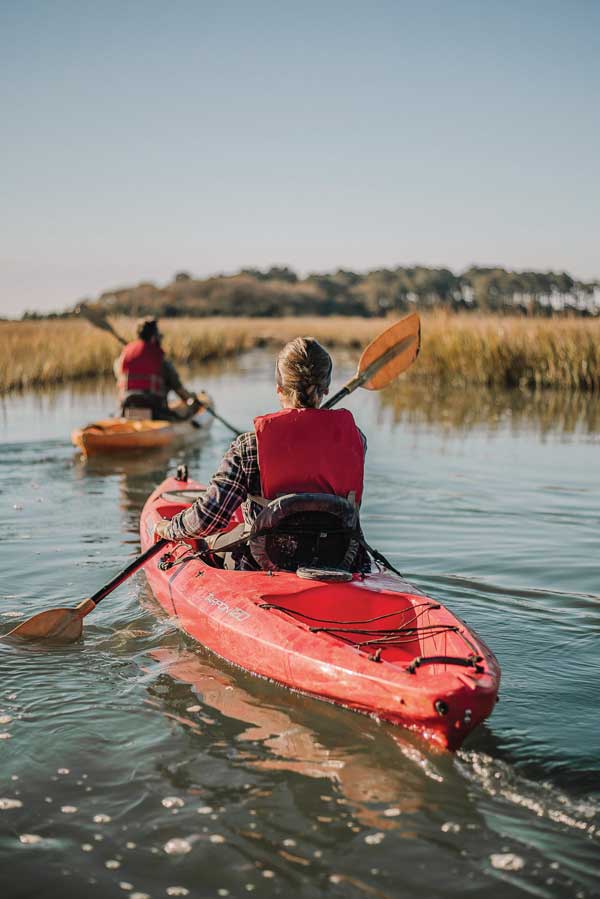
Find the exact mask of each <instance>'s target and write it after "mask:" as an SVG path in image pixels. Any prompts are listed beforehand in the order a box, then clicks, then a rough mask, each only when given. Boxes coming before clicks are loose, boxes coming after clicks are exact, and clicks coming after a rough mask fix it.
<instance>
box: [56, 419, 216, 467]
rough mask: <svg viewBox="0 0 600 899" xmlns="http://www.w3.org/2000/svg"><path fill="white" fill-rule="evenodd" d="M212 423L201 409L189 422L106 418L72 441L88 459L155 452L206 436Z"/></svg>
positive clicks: (79, 431)
mask: <svg viewBox="0 0 600 899" xmlns="http://www.w3.org/2000/svg"><path fill="white" fill-rule="evenodd" d="M212 422H213V419H212V416H211V415H209V413H208V412H207V411H206V410H205V409H200V410H199V411H198V412H197V413H196V415H194V417H193V418H191V419H187V420H185V421H177V420H174V421H161V420H159V421H152V420H151V419H142V420H141V421H135V420H131V419H128V418H105V419H102V420H101V421H95V422H93V423H92V424H89V425H86V426H85V427H83V428H77V429H76V430H74V431H73V433H72V434H71V442H72V443H73V444H74V446H76V447H78V448H79V449H80V450H81V451H82V453H83V454H84V456H92V455H96V454H97V453H129V452H133V451H136V450H154V449H161V448H163V447H166V446H170V445H172V444H175V443H189V442H191V441H195V440H197V439H198V438H199V437H200V436H201V435H202V434H205V433H206V431H207V430H208V428H209V427H210V426H211V424H212Z"/></svg>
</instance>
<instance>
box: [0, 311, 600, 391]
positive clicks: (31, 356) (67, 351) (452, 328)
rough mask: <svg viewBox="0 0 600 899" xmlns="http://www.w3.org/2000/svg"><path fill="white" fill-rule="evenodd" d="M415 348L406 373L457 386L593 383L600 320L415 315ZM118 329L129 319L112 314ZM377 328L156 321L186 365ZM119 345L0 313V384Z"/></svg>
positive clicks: (77, 365)
mask: <svg viewBox="0 0 600 899" xmlns="http://www.w3.org/2000/svg"><path fill="white" fill-rule="evenodd" d="M422 320H423V348H422V351H421V355H420V357H419V359H418V360H417V362H416V364H415V365H414V366H413V368H412V370H411V373H410V376H411V377H418V378H428V379H431V380H434V381H437V382H442V383H446V384H456V385H487V386H502V387H519V386H521V387H554V388H564V389H574V390H599V389H600V321H599V320H589V319H550V320H546V319H544V320H540V319H524V318H496V317H492V316H473V315H462V316H461V315H448V314H444V313H432V314H428V315H424V316H423V319H422ZM113 325H114V326H115V327H116V329H117V330H118V331H119V332H121V333H122V334H123V336H124V337H125V338H130V337H132V335H133V322H132V321H131V320H129V319H119V320H115V321H113ZM384 327H385V322H384V321H383V320H382V319H365V318H350V317H332V318H281V319H276V318H268V319H260V318H234V319H227V318H205V319H171V320H163V321H162V322H161V329H162V331H163V333H164V336H165V337H164V345H165V349H166V350H167V352H168V354H169V355H170V356H171V358H172V359H173V360H174V361H175V362H179V363H185V364H194V363H199V362H202V361H206V360H208V359H216V358H221V357H226V356H230V355H233V354H237V353H241V352H244V351H245V350H249V349H252V348H253V347H256V346H266V345H273V346H274V347H275V346H278V345H282V344H283V343H285V342H286V341H287V340H289V339H291V338H292V337H295V336H296V335H297V334H312V335H314V336H315V337H318V338H319V339H320V340H322V341H323V342H324V343H326V344H327V345H328V346H333V347H335V346H338V347H342V346H343V347H350V348H355V349H356V350H357V358H358V355H359V353H358V350H359V349H360V348H361V347H363V346H364V345H365V344H366V343H368V341H369V340H371V339H372V338H373V337H374V336H376V334H378V333H379V332H380V331H381V330H382V329H383V328H384ZM118 351H119V346H118V344H117V342H116V341H115V340H114V338H112V337H111V336H110V335H108V334H106V333H104V332H102V331H98V330H97V329H95V328H94V327H92V326H91V325H90V324H88V323H87V322H85V321H79V320H51V321H41V322H0V392H3V393H6V392H8V391H10V390H18V389H21V388H25V387H35V386H40V385H45V384H57V383H61V382H66V381H73V380H79V379H83V378H89V377H93V376H96V375H106V374H110V372H111V371H112V363H113V360H114V358H115V356H116V355H117V353H118Z"/></svg>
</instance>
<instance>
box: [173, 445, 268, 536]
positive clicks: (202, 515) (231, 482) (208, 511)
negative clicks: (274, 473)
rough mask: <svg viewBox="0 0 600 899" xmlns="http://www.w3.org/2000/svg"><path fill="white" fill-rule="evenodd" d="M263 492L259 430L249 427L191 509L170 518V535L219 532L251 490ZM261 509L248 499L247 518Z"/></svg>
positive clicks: (228, 453)
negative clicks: (257, 435)
mask: <svg viewBox="0 0 600 899" xmlns="http://www.w3.org/2000/svg"><path fill="white" fill-rule="evenodd" d="M260 492H261V487H260V472H259V470H258V447H257V444H256V434H255V433H254V431H246V433H245V434H240V436H239V437H236V438H235V440H234V441H233V442H232V444H231V446H230V447H229V449H228V450H227V452H226V453H225V455H224V456H223V459H222V460H221V464H220V466H219V469H218V471H217V472H216V474H214V475H213V477H212V478H211V481H210V484H209V485H208V487H207V489H206V493H204V494H203V496H202V497H201V498H200V499H198V500H196V502H195V503H193V504H192V505H191V506H190V507H189V509H184V511H183V512H179V514H178V515H175V516H174V517H173V518H172V519H171V526H170V528H169V531H168V537H169V538H170V539H172V540H180V539H181V538H182V537H206V536H208V535H209V534H215V533H218V531H222V530H223V529H224V528H226V527H227V525H228V524H229V521H230V519H231V516H232V515H233V513H234V512H235V510H236V509H237V508H238V506H239V505H240V504H241V503H245V500H246V497H247V496H248V495H249V494H250V495H253V494H254V495H260ZM260 510H261V507H260V506H258V505H257V504H256V503H245V506H244V507H243V512H244V518H245V519H246V521H248V522H250V521H253V519H254V518H255V517H256V515H258V513H259V512H260Z"/></svg>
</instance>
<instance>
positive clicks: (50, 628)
mask: <svg viewBox="0 0 600 899" xmlns="http://www.w3.org/2000/svg"><path fill="white" fill-rule="evenodd" d="M82 631H83V621H82V620H81V610H80V609H48V610H47V611H45V612H40V613H39V614H38V615H34V616H33V618H28V619H27V621H23V623H22V624H18V625H17V626H16V627H14V628H13V629H12V631H9V632H8V634H4V636H3V637H2V638H0V639H2V640H16V641H18V642H21V641H38V640H49V641H51V642H53V643H75V641H76V640H79V638H80V637H81V633H82Z"/></svg>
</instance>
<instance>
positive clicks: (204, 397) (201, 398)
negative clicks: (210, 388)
mask: <svg viewBox="0 0 600 899" xmlns="http://www.w3.org/2000/svg"><path fill="white" fill-rule="evenodd" d="M196 399H197V400H198V402H199V403H200V404H201V405H202V406H212V400H211V398H210V397H209V395H208V393H205V391H204V390H200V391H199V392H198V393H197V394H196Z"/></svg>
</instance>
